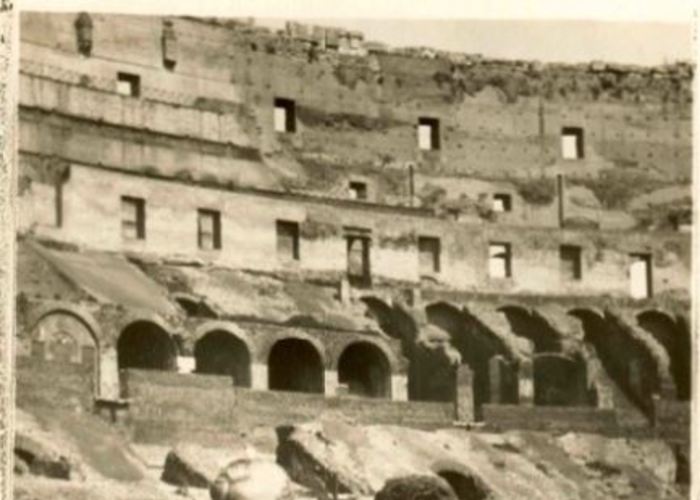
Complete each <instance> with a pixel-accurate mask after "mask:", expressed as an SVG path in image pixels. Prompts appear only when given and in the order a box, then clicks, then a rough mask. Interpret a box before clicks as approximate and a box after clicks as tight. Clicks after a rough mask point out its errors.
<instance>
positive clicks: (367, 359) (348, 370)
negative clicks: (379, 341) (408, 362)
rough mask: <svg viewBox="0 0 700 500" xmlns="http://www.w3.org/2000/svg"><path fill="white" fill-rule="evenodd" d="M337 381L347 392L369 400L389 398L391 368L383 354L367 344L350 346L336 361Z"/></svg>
mask: <svg viewBox="0 0 700 500" xmlns="http://www.w3.org/2000/svg"><path fill="white" fill-rule="evenodd" d="M338 381H339V382H340V383H341V384H347V385H348V392H349V393H350V394H355V395H358V396H365V397H370V398H388V397H390V396H391V368H390V366H389V361H388V360H387V358H386V356H385V355H384V353H383V352H382V351H381V349H379V348H378V347H377V346H374V345H372V344H368V343H364V342H363V343H357V344H351V345H349V346H348V347H347V348H345V350H344V351H343V354H341V355H340V359H339V360H338Z"/></svg>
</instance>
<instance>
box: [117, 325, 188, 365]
mask: <svg viewBox="0 0 700 500" xmlns="http://www.w3.org/2000/svg"><path fill="white" fill-rule="evenodd" d="M176 357H177V350H176V348H175V343H174V342H173V340H172V338H171V337H170V335H169V334H168V332H166V331H165V330H163V329H162V328H161V327H160V326H158V325H156V324H155V323H151V322H150V321H137V322H135V323H132V324H130V325H129V326H127V327H126V328H125V329H124V330H123V331H122V333H121V335H120V336H119V340H118V341H117V363H118V365H119V369H124V368H140V369H147V370H174V369H175V367H176Z"/></svg>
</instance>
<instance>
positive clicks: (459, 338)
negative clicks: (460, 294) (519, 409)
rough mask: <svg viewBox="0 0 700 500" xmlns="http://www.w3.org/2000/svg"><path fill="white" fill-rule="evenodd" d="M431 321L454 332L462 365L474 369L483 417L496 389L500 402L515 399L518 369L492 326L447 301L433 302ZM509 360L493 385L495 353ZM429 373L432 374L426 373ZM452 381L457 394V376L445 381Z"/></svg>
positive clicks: (478, 408) (475, 393) (478, 414)
mask: <svg viewBox="0 0 700 500" xmlns="http://www.w3.org/2000/svg"><path fill="white" fill-rule="evenodd" d="M426 313H427V316H428V321H429V322H430V323H432V324H434V325H436V326H438V327H439V328H441V329H443V330H445V331H446V332H448V333H449V334H450V338H451V343H452V345H453V346H454V347H455V348H456V349H457V350H458V351H459V353H460V355H461V357H462V364H466V365H468V366H469V369H470V370H471V372H472V380H473V397H474V415H475V418H477V419H480V418H481V406H482V405H483V404H484V403H488V402H490V401H491V400H492V397H491V393H492V391H498V392H499V394H498V400H499V401H500V402H504V403H505V402H514V398H515V397H517V396H515V393H516V392H517V386H514V384H513V382H514V379H515V378H514V377H513V376H511V373H510V372H512V371H513V370H514V368H513V365H512V364H511V363H510V358H511V356H510V353H509V352H508V350H507V348H506V346H505V345H504V344H503V342H502V341H501V339H499V338H498V337H496V336H495V335H494V334H493V333H492V332H491V331H490V330H489V329H488V328H486V327H485V326H484V325H483V324H481V322H479V321H478V320H477V319H476V318H475V317H474V316H472V315H470V314H468V313H467V312H465V311H460V310H459V309H457V308H455V307H454V306H451V305H449V304H445V303H438V304H433V305H430V306H428V307H427V308H426ZM499 355H500V356H502V358H503V359H504V360H507V362H506V364H505V365H503V366H501V367H502V368H503V370H502V371H501V373H500V374H499V375H500V376H499V377H498V378H499V380H500V382H499V387H493V388H492V387H491V380H490V379H491V376H490V367H489V365H490V361H491V359H492V358H493V357H495V356H499ZM426 376H431V375H430V374H426ZM450 382H451V383H452V384H453V385H452V392H451V394H454V379H452V380H450V381H445V382H443V383H446V384H449V383H450Z"/></svg>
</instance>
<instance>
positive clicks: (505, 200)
mask: <svg viewBox="0 0 700 500" xmlns="http://www.w3.org/2000/svg"><path fill="white" fill-rule="evenodd" d="M512 209H513V198H512V197H511V195H509V194H506V193H497V194H494V195H493V211H494V212H510V211H511V210H512Z"/></svg>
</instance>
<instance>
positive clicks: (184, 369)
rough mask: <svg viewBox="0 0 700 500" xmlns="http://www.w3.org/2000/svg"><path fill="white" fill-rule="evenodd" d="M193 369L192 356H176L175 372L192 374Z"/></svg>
mask: <svg viewBox="0 0 700 500" xmlns="http://www.w3.org/2000/svg"><path fill="white" fill-rule="evenodd" d="M194 369H195V362H194V356H178V357H177V372H178V373H192V372H194Z"/></svg>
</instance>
